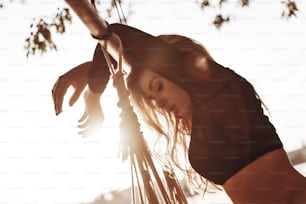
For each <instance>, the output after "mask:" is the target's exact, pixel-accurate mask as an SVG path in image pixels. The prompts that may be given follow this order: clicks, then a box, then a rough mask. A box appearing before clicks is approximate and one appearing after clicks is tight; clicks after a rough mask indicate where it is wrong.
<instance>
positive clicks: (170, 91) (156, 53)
mask: <svg viewBox="0 0 306 204" xmlns="http://www.w3.org/2000/svg"><path fill="white" fill-rule="evenodd" d="M110 27H111V28H112V29H113V32H114V33H115V34H117V35H118V36H119V37H120V39H121V41H122V43H123V48H124V57H125V60H126V61H127V62H128V64H129V65H130V68H131V70H130V72H129V73H128V76H127V78H126V82H127V87H128V89H129V90H130V92H131V96H132V102H133V104H134V106H135V107H136V110H137V112H138V113H139V115H140V116H141V117H142V119H143V120H144V121H145V122H146V123H147V124H148V125H149V126H150V127H152V128H153V129H154V130H156V133H157V134H158V135H160V136H162V137H164V138H165V139H166V141H167V142H168V153H169V156H170V157H171V159H172V161H173V163H174V164H176V165H177V166H178V167H179V168H181V169H183V170H184V172H185V173H186V174H187V175H188V177H189V178H190V179H191V181H192V182H194V183H196V184H197V185H198V187H203V186H205V184H206V182H208V183H211V184H213V185H216V186H220V187H222V188H223V189H224V190H225V191H226V193H227V194H228V196H229V197H230V198H231V200H232V201H233V203H299V204H300V203H306V196H305V195H306V179H305V177H304V176H302V175H301V174H299V173H298V172H297V171H296V170H295V169H294V167H293V166H292V165H291V163H290V162H289V160H288V157H287V155H286V152H285V151H284V149H283V145H282V143H281V141H280V139H279V137H278V135H277V133H276V130H275V128H274V127H273V125H272V124H271V123H270V122H269V119H268V117H267V116H265V115H264V112H263V110H262V105H263V104H262V102H261V100H260V98H259V97H258V95H257V94H256V92H255V90H254V88H253V86H252V85H251V84H250V83H249V82H248V81H247V80H245V79H244V78H243V77H241V76H240V75H238V74H237V73H235V72H234V71H233V70H231V69H229V68H225V67H223V66H222V65H220V64H218V63H216V62H215V61H214V60H213V59H212V58H211V57H210V55H209V54H208V52H207V51H206V50H205V48H204V47H203V46H201V45H200V44H198V43H196V42H195V41H193V40H191V39H189V38H186V37H183V36H179V35H162V36H158V37H154V36H151V35H149V34H147V33H144V32H142V31H140V30H137V29H135V28H132V27H128V26H123V25H120V24H113V25H110ZM97 48H98V47H97ZM99 50H100V49H96V54H95V57H96V58H97V59H99V60H100V61H101V60H102V62H100V63H99V65H98V64H96V66H92V67H91V68H90V69H89V70H90V71H89V73H92V72H93V71H92V70H95V69H96V70H97V69H99V68H98V67H100V68H101V67H102V68H103V67H104V68H103V70H104V69H105V68H106V67H107V66H106V63H105V60H104V58H103V56H102V55H99V56H101V57H98V55H97V53H98V52H101V51H99ZM95 57H94V59H93V62H95ZM103 60H104V61H103ZM90 75H91V74H89V81H88V83H89V88H90V89H89V90H87V91H86V93H85V99H86V100H85V101H91V100H90V99H91V98H95V97H96V98H99V97H100V95H101V92H103V90H101V89H100V90H98V91H95V88H93V87H94V86H97V85H98V84H99V83H97V81H99V80H94V78H104V79H105V77H106V76H109V74H106V75H104V77H102V76H100V77H97V76H98V75H92V76H95V77H90ZM63 78H65V77H61V78H60V79H59V80H58V82H57V83H56V84H55V88H54V89H53V97H54V99H55V100H54V101H62V100H58V98H62V97H63V95H64V92H63V91H61V93H60V94H59V91H58V90H59V88H58V87H60V86H58V84H59V81H61V80H63ZM68 78H70V79H71V80H72V81H73V80H74V79H73V77H68ZM100 81H103V80H100ZM104 81H105V80H104ZM106 81H107V80H106ZM93 82H95V83H96V85H93ZM102 84H105V82H103V83H102ZM101 87H105V86H101ZM95 92H96V93H95ZM94 104H98V101H97V100H96V102H95V103H94ZM91 105H92V104H91ZM91 105H86V107H88V106H91ZM60 106H61V103H55V107H56V109H58V107H60ZM96 106H98V105H96ZM88 110H89V108H88ZM89 112H90V111H87V113H88V114H89V115H90V113H89ZM57 113H58V111H57ZM89 118H90V117H89ZM88 124H89V123H88ZM186 141H188V143H186ZM180 149H183V151H184V153H185V154H186V155H187V158H188V160H189V162H190V164H191V166H192V168H184V167H182V165H181V163H180V159H181V158H180V157H179V156H178V155H179V154H177V153H178V152H179V151H180ZM178 157H179V158H178ZM187 162H188V161H187ZM187 166H188V165H187ZM201 184H203V185H201Z"/></svg>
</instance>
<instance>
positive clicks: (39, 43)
mask: <svg viewBox="0 0 306 204" xmlns="http://www.w3.org/2000/svg"><path fill="white" fill-rule="evenodd" d="M71 21H72V18H71V15H70V10H69V9H68V8H64V9H59V8H58V11H57V13H56V15H55V16H54V17H53V18H52V19H51V21H50V22H47V20H46V19H45V18H40V19H39V20H38V21H36V19H34V20H33V23H31V25H30V29H31V33H30V36H29V37H28V38H27V39H26V40H25V46H24V48H25V50H26V52H27V53H26V56H27V57H29V55H30V54H32V55H35V54H36V53H37V52H40V53H41V54H43V53H45V52H47V50H48V49H49V50H53V49H54V50H57V48H56V45H55V43H54V42H53V39H52V30H55V32H56V33H59V34H63V33H65V32H66V23H71Z"/></svg>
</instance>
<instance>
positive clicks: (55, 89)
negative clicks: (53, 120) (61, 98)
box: [51, 80, 58, 115]
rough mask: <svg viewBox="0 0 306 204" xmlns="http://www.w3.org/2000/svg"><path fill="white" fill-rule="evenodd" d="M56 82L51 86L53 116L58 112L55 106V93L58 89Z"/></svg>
mask: <svg viewBox="0 0 306 204" xmlns="http://www.w3.org/2000/svg"><path fill="white" fill-rule="evenodd" d="M57 85H58V80H57V81H56V82H55V84H54V85H53V88H52V91H51V92H52V99H53V104H54V110H55V114H56V115H58V110H57V105H56V103H57V102H56V101H57V99H56V93H57V89H58V86H57Z"/></svg>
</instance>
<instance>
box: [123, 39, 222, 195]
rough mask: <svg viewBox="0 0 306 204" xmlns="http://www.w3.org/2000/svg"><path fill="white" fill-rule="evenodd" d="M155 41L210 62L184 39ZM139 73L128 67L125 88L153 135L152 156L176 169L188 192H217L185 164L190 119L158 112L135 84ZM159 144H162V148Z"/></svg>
mask: <svg viewBox="0 0 306 204" xmlns="http://www.w3.org/2000/svg"><path fill="white" fill-rule="evenodd" d="M157 38H159V39H161V40H164V41H166V42H168V43H170V44H172V45H174V46H175V47H177V48H178V49H181V50H184V51H187V52H196V53H198V54H201V55H203V56H204V57H206V58H208V59H210V60H213V58H212V57H211V56H210V54H209V53H208V51H207V50H206V49H205V48H204V47H203V46H202V45H201V44H199V43H198V42H196V41H194V40H192V39H190V38H187V37H185V36H181V35H159V36H157ZM140 74H141V70H135V69H133V68H132V71H131V72H130V73H129V75H128V77H127V87H128V89H129V90H130V93H131V102H132V104H133V107H134V108H135V112H136V113H137V115H138V116H139V117H140V119H142V120H143V121H144V123H145V124H146V126H148V127H149V128H151V129H153V130H154V132H155V133H156V134H155V135H156V137H155V145H154V153H155V154H154V155H155V156H156V157H157V159H158V160H159V161H162V163H163V164H164V165H165V166H168V167H169V163H170V164H174V165H175V166H176V167H177V168H178V169H180V170H181V171H182V172H183V173H184V175H185V176H186V178H187V180H188V181H189V182H188V183H189V184H192V185H193V187H195V188H193V189H192V190H195V191H199V192H207V191H209V192H215V191H216V190H220V189H221V188H220V186H218V185H216V184H214V183H213V182H211V181H209V180H207V179H206V178H204V177H202V176H201V175H199V174H198V173H197V172H196V171H195V170H194V169H193V168H192V167H191V165H190V163H189V160H188V146H189V141H190V134H191V118H177V117H176V116H175V115H174V114H173V113H168V112H166V111H164V110H162V109H159V108H158V107H157V106H156V103H155V102H154V101H152V100H149V99H148V98H147V97H144V93H143V91H142V90H141V89H140V87H139V85H138V78H139V75H140ZM162 142H165V143H162ZM161 144H165V145H164V146H162V145H161ZM163 151H164V152H163ZM170 166H171V165H170Z"/></svg>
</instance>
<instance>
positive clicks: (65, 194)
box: [0, 0, 306, 204]
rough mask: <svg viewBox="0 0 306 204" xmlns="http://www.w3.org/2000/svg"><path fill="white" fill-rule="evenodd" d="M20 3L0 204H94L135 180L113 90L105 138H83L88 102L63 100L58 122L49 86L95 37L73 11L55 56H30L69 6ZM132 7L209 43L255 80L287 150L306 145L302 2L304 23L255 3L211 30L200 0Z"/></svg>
mask: <svg viewBox="0 0 306 204" xmlns="http://www.w3.org/2000/svg"><path fill="white" fill-rule="evenodd" d="M15 1H16V3H12V4H11V3H7V4H5V6H6V7H5V8H3V9H1V10H0V25H1V31H0V59H1V60H0V90H1V95H2V96H1V100H0V129H1V131H2V134H1V136H0V166H1V168H0V195H1V196H0V203H14V204H18V203H45V204H48V203H80V202H89V201H92V200H93V199H94V198H95V197H96V196H97V195H99V194H100V193H102V192H106V191H108V190H111V189H114V188H118V187H122V188H124V187H126V185H128V182H129V181H130V177H129V173H128V165H127V164H122V163H121V161H120V160H119V159H117V149H116V141H117V140H118V134H117V131H118V130H117V129H116V127H117V122H116V121H117V119H118V118H117V116H116V114H114V113H118V109H116V105H115V103H116V96H115V95H114V92H113V89H112V88H111V87H109V88H108V89H107V92H106V93H105V96H104V98H103V99H102V106H104V107H106V106H107V109H105V115H106V121H105V127H106V128H105V130H103V134H102V136H101V135H95V136H92V137H89V138H81V137H80V136H79V135H77V132H78V129H77V128H76V125H77V120H78V119H79V118H80V117H81V115H82V113H83V107H84V106H83V102H82V100H80V101H78V103H77V104H76V105H75V106H74V107H72V108H71V107H69V106H68V105H67V104H68V100H66V101H65V104H64V113H62V114H61V115H60V116H55V114H54V111H53V102H52V99H51V89H52V86H53V84H54V83H55V81H56V79H57V77H58V76H59V75H61V74H63V73H64V72H66V71H68V70H69V69H70V68H72V67H73V66H75V65H78V64H80V63H82V62H84V61H88V60H91V58H92V54H93V49H94V47H95V45H96V41H95V40H93V39H92V38H91V37H90V35H89V32H88V30H87V28H86V27H85V26H84V25H83V24H82V23H81V22H80V21H79V19H78V18H77V17H76V16H74V15H73V17H74V18H73V24H72V25H70V26H68V28H67V33H66V34H65V35H63V36H57V37H55V41H56V43H57V45H58V48H59V51H58V52H54V51H52V52H49V53H48V54H46V55H43V56H39V55H37V56H34V57H33V56H31V57H30V58H29V59H26V57H25V51H24V50H23V46H24V40H25V38H26V37H27V36H28V34H29V25H30V23H31V22H32V18H33V17H37V16H52V14H54V12H55V11H56V8H57V7H62V6H63V5H65V3H63V1H59V0H58V1H51V0H49V1H47V0H44V1H42V0H40V1H37V0H35V1H32V0H28V1H27V4H26V5H22V4H21V3H19V1H17V0H15ZM130 2H132V3H133V7H132V8H133V13H134V14H133V15H132V16H131V17H130V20H129V25H132V26H135V27H137V28H140V29H143V30H144V31H147V32H149V33H152V34H162V33H179V34H184V35H187V36H189V37H192V38H194V39H196V40H198V41H200V42H202V43H203V44H204V45H205V46H206V47H207V48H208V50H209V51H210V52H211V54H212V56H213V57H214V58H215V59H216V60H217V61H218V62H219V63H221V64H223V65H225V66H228V67H230V68H232V69H233V70H235V71H236V72H237V73H239V74H241V75H243V76H245V77H246V78H247V79H248V80H249V81H251V82H252V83H253V84H254V86H255V88H256V90H257V91H258V93H259V94H260V95H261V96H262V98H263V100H264V101H265V103H266V104H267V106H268V107H269V109H270V113H271V121H272V122H273V124H274V125H275V127H276V128H277V131H278V133H279V136H280V138H281V139H282V141H283V143H284V145H285V148H286V150H287V151H292V150H295V149H297V148H300V147H301V146H302V145H303V144H306V136H305V132H306V123H305V121H306V114H305V113H306V108H305V106H304V104H306V92H305V87H306V69H305V65H306V63H305V55H306V40H305V36H306V27H305V25H306V14H305V13H306V12H305V8H306V5H305V2H303V1H302V0H299V1H296V2H297V4H298V5H299V8H300V11H299V13H298V18H297V19H295V18H293V19H292V20H288V21H287V20H284V19H281V18H280V14H281V12H282V9H283V5H282V4H281V3H280V1H276V2H274V1H258V2H254V4H252V3H251V8H249V9H245V10H243V9H241V8H239V7H238V6H237V5H236V4H235V3H233V6H232V7H231V8H230V9H229V10H228V12H230V13H232V14H235V16H234V17H233V21H232V22H231V23H230V24H228V25H225V26H224V28H223V29H222V30H221V31H218V30H216V29H215V28H214V26H213V25H211V24H209V22H210V21H211V19H212V17H213V13H210V12H209V13H207V14H203V12H202V11H201V10H199V8H198V6H197V5H195V4H194V3H193V2H194V1H187V0H184V1H174V0H158V1H157V0H146V1H132V0H130ZM251 2H252V1H251ZM268 2H270V3H268ZM272 2H274V3H272ZM102 3H103V1H102ZM271 8H273V9H271ZM232 10H235V11H236V12H237V13H233V12H232ZM70 93H71V92H70ZM110 104H111V105H110ZM109 138H112V139H109ZM303 171H304V172H306V170H305V168H304V170H303ZM122 184H123V185H122ZM221 196H222V195H221ZM224 199H226V198H224Z"/></svg>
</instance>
